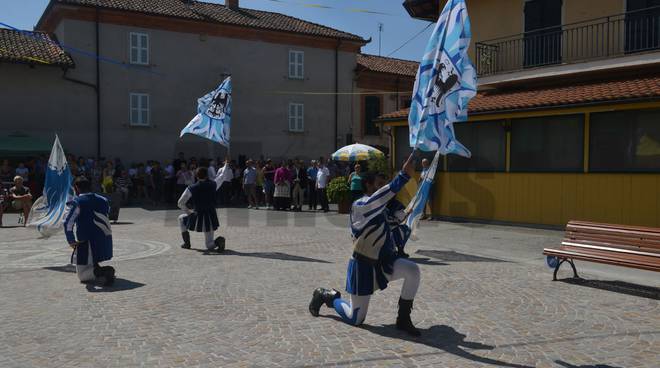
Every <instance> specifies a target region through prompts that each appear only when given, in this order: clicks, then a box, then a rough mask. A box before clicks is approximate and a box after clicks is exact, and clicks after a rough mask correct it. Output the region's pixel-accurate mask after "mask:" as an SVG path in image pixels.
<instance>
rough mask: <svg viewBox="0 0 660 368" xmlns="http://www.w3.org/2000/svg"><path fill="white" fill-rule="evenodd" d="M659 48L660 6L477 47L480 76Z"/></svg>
mask: <svg viewBox="0 0 660 368" xmlns="http://www.w3.org/2000/svg"><path fill="white" fill-rule="evenodd" d="M656 49H660V6H656V7H652V8H646V9H641V10H637V11H631V12H628V13H624V14H619V15H613V16H609V17H604V18H598V19H592V20H589V21H584V22H579V23H572V24H565V25H562V26H555V27H548V28H542V29H537V30H534V31H531V32H525V33H523V34H518V35H515V36H509V37H502V38H498V39H494V40H489V41H483V42H478V43H476V67H477V72H478V75H479V76H488V75H494V74H498V73H504V72H513V71H519V70H524V69H527V68H535V67H541V66H546V65H556V64H564V63H566V64H567V63H575V62H584V61H589V60H597V59H604V58H610V57H615V56H622V55H627V54H634V53H639V52H645V51H650V50H656Z"/></svg>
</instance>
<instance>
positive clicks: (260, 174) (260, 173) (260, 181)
mask: <svg viewBox="0 0 660 368" xmlns="http://www.w3.org/2000/svg"><path fill="white" fill-rule="evenodd" d="M255 191H256V195H257V206H259V205H261V204H262V203H264V201H263V197H264V165H263V164H262V163H261V161H258V162H257V183H256V190H255Z"/></svg>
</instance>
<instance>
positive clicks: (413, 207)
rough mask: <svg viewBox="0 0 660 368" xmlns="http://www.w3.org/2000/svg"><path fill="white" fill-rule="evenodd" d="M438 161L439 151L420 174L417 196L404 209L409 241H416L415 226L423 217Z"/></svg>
mask: <svg viewBox="0 0 660 368" xmlns="http://www.w3.org/2000/svg"><path fill="white" fill-rule="evenodd" d="M439 159H440V151H436V152H435V157H433V161H431V165H430V166H429V168H428V169H426V170H424V171H423V172H422V177H421V178H420V180H419V181H420V184H419V188H418V189H417V194H415V196H414V197H413V199H412V200H410V203H408V207H406V213H408V217H407V218H406V225H408V227H409V228H410V231H411V233H410V240H417V236H416V235H415V233H416V232H417V226H418V224H419V220H420V219H421V218H422V216H423V215H424V208H426V202H427V201H428V200H429V194H430V192H431V188H432V187H433V180H434V178H435V172H436V170H437V169H438V161H439Z"/></svg>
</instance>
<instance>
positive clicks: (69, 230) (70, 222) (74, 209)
mask: <svg viewBox="0 0 660 368" xmlns="http://www.w3.org/2000/svg"><path fill="white" fill-rule="evenodd" d="M70 203H71V208H70V209H69V214H68V215H67V217H66V220H64V234H65V235H66V241H67V242H69V244H71V243H75V242H76V236H75V235H74V234H73V226H74V225H75V224H76V220H77V219H78V216H79V215H80V207H79V206H78V202H77V201H72V202H70Z"/></svg>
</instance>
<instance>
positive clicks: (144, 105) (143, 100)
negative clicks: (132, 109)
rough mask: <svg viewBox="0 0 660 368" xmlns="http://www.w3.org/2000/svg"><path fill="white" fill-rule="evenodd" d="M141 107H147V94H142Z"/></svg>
mask: <svg viewBox="0 0 660 368" xmlns="http://www.w3.org/2000/svg"><path fill="white" fill-rule="evenodd" d="M141 108H143V109H149V96H147V95H142V105H141Z"/></svg>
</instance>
